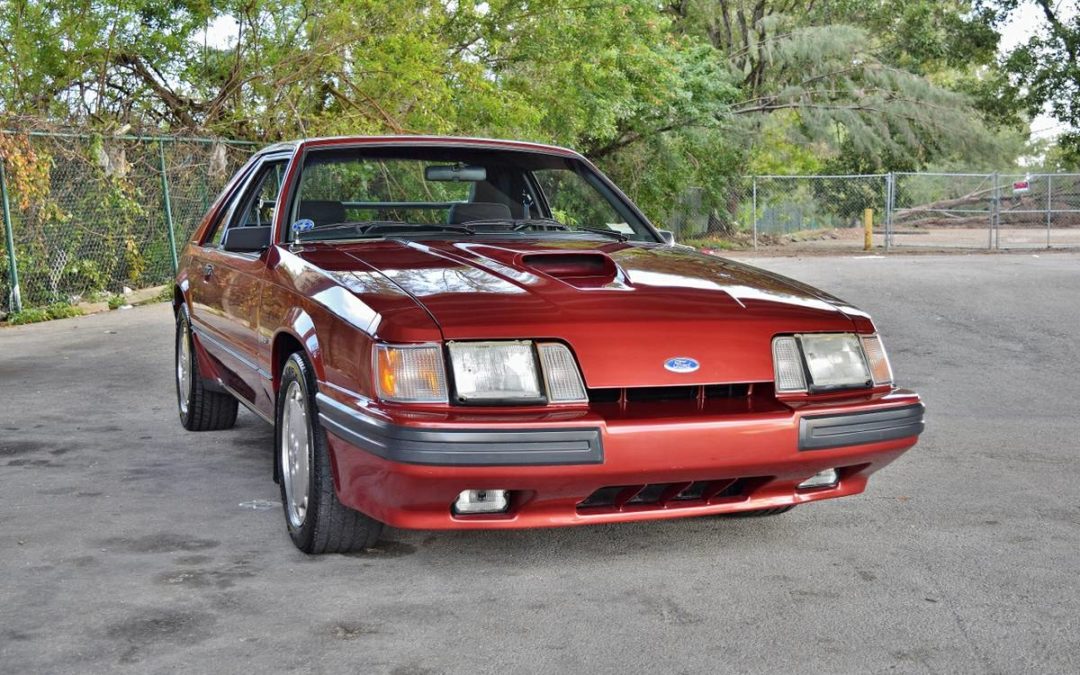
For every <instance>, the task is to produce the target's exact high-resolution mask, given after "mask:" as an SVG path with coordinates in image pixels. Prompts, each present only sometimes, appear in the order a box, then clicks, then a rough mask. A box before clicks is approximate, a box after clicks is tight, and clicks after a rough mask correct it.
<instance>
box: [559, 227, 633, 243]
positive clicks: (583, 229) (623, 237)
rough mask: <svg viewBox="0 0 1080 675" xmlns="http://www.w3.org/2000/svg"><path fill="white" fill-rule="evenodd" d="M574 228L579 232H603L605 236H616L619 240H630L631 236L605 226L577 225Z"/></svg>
mask: <svg viewBox="0 0 1080 675" xmlns="http://www.w3.org/2000/svg"><path fill="white" fill-rule="evenodd" d="M573 229H574V230H576V231H578V232H592V233H593V234H602V235H604V236H605V237H614V238H615V239H618V240H619V241H629V240H630V237H628V236H626V235H625V234H623V233H622V232H616V231H615V230H609V229H607V228H603V227H575V228H573Z"/></svg>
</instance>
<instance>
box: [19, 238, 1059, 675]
mask: <svg viewBox="0 0 1080 675" xmlns="http://www.w3.org/2000/svg"><path fill="white" fill-rule="evenodd" d="M750 262H752V263H753V264H756V265H761V266H763V267H767V268H769V269H773V270H776V271H778V272H781V273H783V274H787V275H789V276H793V277H796V278H798V279H800V280H803V281H806V282H809V283H812V284H815V285H818V286H820V287H822V288H824V289H826V290H828V291H830V292H832V293H834V294H835V295H838V296H840V297H842V298H844V299H846V300H848V301H849V302H852V303H854V304H856V305H858V306H860V307H862V308H863V309H865V310H867V311H869V312H871V313H872V314H873V316H874V318H875V320H876V321H877V323H878V326H879V328H880V330H881V332H882V333H883V334H884V336H885V339H886V346H887V347H888V349H889V351H890V354H891V357H892V360H893V366H894V369H895V371H896V374H897V379H898V381H899V383H900V384H902V385H905V386H909V387H912V388H914V389H917V390H918V391H920V392H921V393H922V394H923V395H924V396H925V399H926V402H927V407H928V416H927V423H928V429H927V432H926V434H925V435H924V436H923V438H922V441H921V442H920V444H919V445H918V446H917V447H916V448H915V449H914V450H912V451H910V452H909V453H907V454H906V455H905V456H904V457H902V458H901V459H900V460H898V461H897V462H896V463H894V464H893V465H891V466H889V467H887V468H886V469H885V470H883V471H882V472H881V473H879V474H877V475H876V477H875V478H873V479H872V480H871V482H870V485H869V489H868V491H867V493H866V494H864V495H860V496H858V497H853V498H848V499H841V500H834V501H827V502H821V503H817V504H810V505H806V506H803V507H801V508H798V509H795V510H794V511H792V512H791V513H788V514H786V515H783V516H779V517H774V518H759V519H724V518H704V519H686V520H676V521H668V522H654V523H642V524H629V525H610V526H592V527H582V528H571V529H556V530H533V531H514V532H408V531H401V530H389V531H388V532H387V534H386V541H385V542H384V543H382V544H381V545H380V546H379V547H378V548H377V549H375V550H372V551H369V552H366V553H363V554H356V555H350V556H343V555H331V556H324V557H308V556H305V555H304V554H302V553H300V552H299V551H297V550H296V549H294V547H293V546H292V544H291V543H290V541H289V539H288V536H287V535H286V533H285V526H284V522H283V516H282V513H281V507H280V504H279V499H280V497H279V493H278V488H277V486H276V485H275V484H274V483H273V482H272V479H271V452H272V450H271V441H272V433H271V429H270V427H268V426H267V425H266V424H265V423H264V422H262V421H261V420H259V419H258V418H256V417H255V416H254V415H252V414H250V413H248V412H247V411H243V410H242V411H241V414H240V418H239V421H238V423H237V426H236V428H235V429H233V430H230V431H226V432H209V433H198V434H193V433H188V432H185V431H184V430H183V429H182V428H181V427H180V424H179V422H178V420H177V416H176V411H175V394H174V389H173V380H172V377H173V373H172V339H173V338H172V335H173V323H172V317H171V314H170V311H169V307H168V306H167V305H163V304H162V305H152V306H147V307H142V308H136V309H132V310H121V311H113V312H109V313H106V314H101V315H96V316H89V317H83V318H78V319H71V320H65V321H57V322H52V323H48V324H39V325H33V326H25V327H16V328H6V329H0V672H3V673H22V672H43V673H86V672H121V673H123V672H132V673H144V672H213V673H222V672H245V673H249V672H286V671H298V672H356V673H442V672H454V673H458V672H460V673H466V672H467V673H495V672H498V673H530V672H544V673H584V672H590V673H606V672H637V673H647V672H657V673H683V672H688V673H697V672H794V671H798V672H814V673H816V672H832V673H848V672H948V673H999V672H1000V673H1015V672H1031V671H1038V672H1042V673H1050V672H1056V673H1076V672H1080V499H1078V497H1080V255H1075V254H1045V253H1044V254H1040V255H1031V254H1010V255H955V256H937V255H923V256H910V257H905V256H891V257H887V258H881V257H822V256H815V257H811V258H755V259H753V260H751V261H750Z"/></svg>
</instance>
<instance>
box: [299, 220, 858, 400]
mask: <svg viewBox="0 0 1080 675" xmlns="http://www.w3.org/2000/svg"><path fill="white" fill-rule="evenodd" d="M301 256H302V257H304V258H306V259H307V260H308V261H309V262H311V263H313V264H316V265H320V266H324V267H325V266H326V265H327V264H329V263H330V261H331V260H332V261H333V264H332V265H330V266H332V267H335V268H337V269H336V272H335V276H336V277H337V278H339V279H341V277H342V275H343V274H344V275H353V276H355V278H356V280H358V281H359V280H360V279H361V278H363V279H364V280H365V283H364V286H363V288H364V289H369V288H371V286H372V285H371V284H370V279H369V277H370V275H371V274H372V273H376V274H377V275H380V276H381V277H382V278H383V279H384V280H388V281H390V282H392V285H393V286H394V287H395V292H396V291H397V290H398V289H400V291H402V292H404V294H407V295H408V296H410V297H411V298H412V299H413V300H414V301H415V302H416V303H417V304H418V305H419V307H420V308H422V309H423V310H424V311H426V313H427V314H428V315H430V317H431V319H432V320H433V321H434V322H435V323H436V324H437V326H438V329H439V330H440V331H441V333H442V337H443V339H444V340H481V339H516V338H525V339H551V340H560V341H565V342H566V343H567V344H569V345H570V346H571V348H572V349H573V350H574V352H575V354H576V355H577V358H578V361H579V362H580V364H581V367H582V372H583V375H584V377H585V380H586V383H587V384H588V386H590V387H624V386H666V385H681V384H714V383H728V382H762V381H771V380H772V377H773V372H772V354H771V347H770V345H771V341H772V338H773V337H774V336H775V335H776V334H778V333H790V332H813V331H851V330H863V331H866V330H872V325H871V324H870V322H869V319H868V317H867V316H866V315H865V314H863V313H862V312H860V311H859V310H857V309H855V308H853V307H850V306H848V305H846V304H845V303H843V302H842V301H840V300H838V299H837V298H834V297H831V296H829V295H827V294H825V293H823V292H821V291H818V290H816V289H813V288H810V287H809V286H806V285H804V284H800V283H798V282H795V281H792V280H790V279H786V278H783V277H781V276H779V275H776V274H773V273H770V272H766V271H764V270H760V269H757V268H754V267H750V266H748V265H743V264H740V263H736V262H733V261H730V260H726V259H723V258H718V257H715V256H709V255H704V254H701V253H697V252H695V251H692V250H690V249H685V248H683V247H671V246H660V245H650V244H635V243H629V242H626V243H622V242H598V241H591V240H586V241H582V240H579V239H574V240H543V241H538V240H529V241H520V240H516V239H515V240H503V241H485V242H483V243H480V242H476V241H460V240H458V241H438V242H432V241H380V242H362V243H356V244H344V245H336V246H333V247H330V246H315V247H311V248H310V249H308V250H307V251H305V252H302V253H301ZM320 258H322V260H320ZM347 261H352V263H353V264H354V265H355V269H354V270H352V271H350V270H348V269H345V268H348V267H349V266H350V265H349V264H348V262H347ZM350 285H351V286H355V284H346V286H347V287H348V286H350ZM354 292H356V291H354ZM369 293H370V291H369ZM362 299H365V298H362ZM672 358H688V359H693V360H694V361H697V362H698V364H699V368H698V369H697V370H695V371H692V372H672V371H670V370H668V369H667V368H666V367H665V363H666V362H667V361H668V360H669V359H672ZM684 370H685V369H684Z"/></svg>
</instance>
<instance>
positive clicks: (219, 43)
mask: <svg viewBox="0 0 1080 675" xmlns="http://www.w3.org/2000/svg"><path fill="white" fill-rule="evenodd" d="M1078 7H1080V1H1077V0H1058V3H1057V9H1058V12H1060V15H1061V18H1062V19H1063V20H1067V19H1070V18H1071V17H1073V16H1075V15H1076V12H1077V10H1078ZM1044 21H1045V18H1044V17H1043V14H1042V10H1040V9H1039V8H1038V7H1036V6H1035V3H1034V2H1032V0H1023V1H1022V2H1021V3H1020V5H1019V7H1018V8H1017V9H1016V11H1015V12H1013V13H1012V16H1010V17H1009V21H1008V22H1007V23H1006V24H1005V25H1003V26H1002V27H1001V42H1000V44H999V46H998V51H999V53H1000V54H1002V55H1004V54H1006V53H1007V52H1008V51H1009V50H1011V49H1013V48H1014V47H1016V46H1017V45H1020V44H1022V43H1024V42H1026V41H1027V40H1028V38H1030V37H1031V36H1032V35H1034V34H1035V32H1036V31H1038V30H1039V28H1040V27H1041V26H1042V24H1043V23H1044ZM237 28H238V27H237V23H236V20H235V19H233V18H232V17H231V16H219V17H217V18H216V19H214V20H213V21H211V22H210V25H209V26H208V28H207V31H206V35H205V39H206V44H207V45H208V46H210V47H214V48H217V49H222V48H225V47H229V46H231V45H234V44H235V43H236V35H237ZM1064 128H1065V125H1064V124H1062V123H1061V122H1058V121H1056V120H1055V119H1053V118H1052V117H1049V116H1048V115H1038V116H1037V117H1035V119H1033V120H1032V121H1031V136H1032V138H1033V139H1035V138H1052V137H1055V136H1057V135H1058V134H1059V133H1060V132H1061V131H1062V130H1063V129H1064Z"/></svg>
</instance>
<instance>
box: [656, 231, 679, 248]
mask: <svg viewBox="0 0 1080 675" xmlns="http://www.w3.org/2000/svg"><path fill="white" fill-rule="evenodd" d="M657 232H658V233H659V234H660V240H661V241H663V242H664V243H665V244H667V245H668V246H671V245H672V244H674V243H675V233H674V232H672V231H671V230H657Z"/></svg>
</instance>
